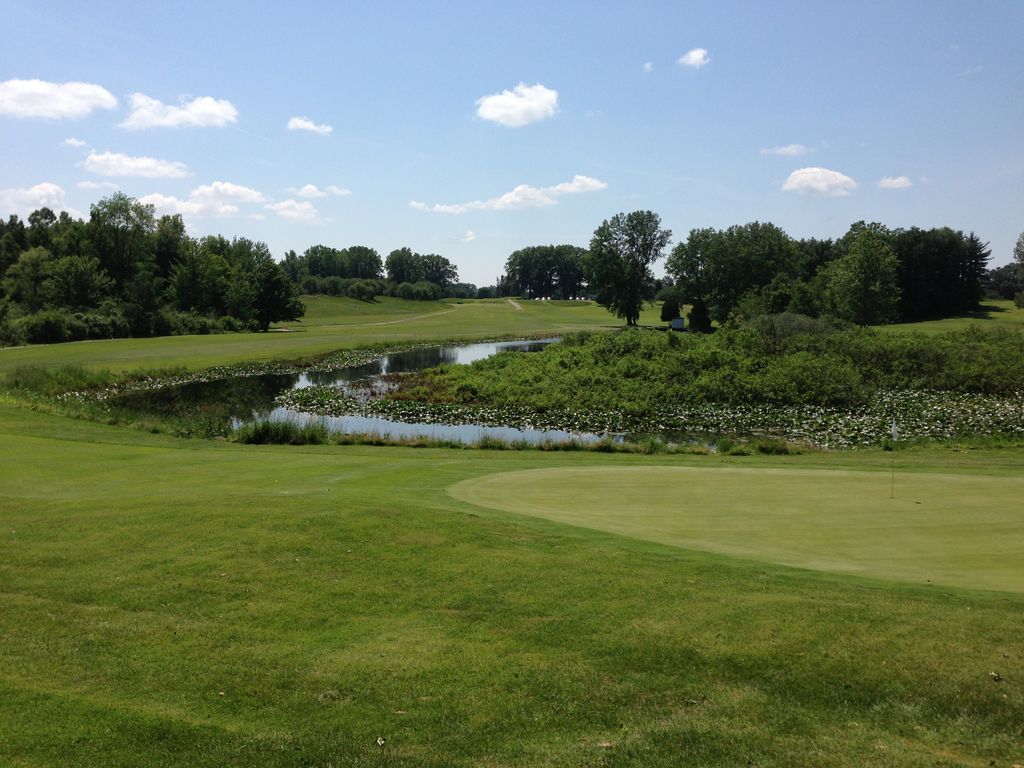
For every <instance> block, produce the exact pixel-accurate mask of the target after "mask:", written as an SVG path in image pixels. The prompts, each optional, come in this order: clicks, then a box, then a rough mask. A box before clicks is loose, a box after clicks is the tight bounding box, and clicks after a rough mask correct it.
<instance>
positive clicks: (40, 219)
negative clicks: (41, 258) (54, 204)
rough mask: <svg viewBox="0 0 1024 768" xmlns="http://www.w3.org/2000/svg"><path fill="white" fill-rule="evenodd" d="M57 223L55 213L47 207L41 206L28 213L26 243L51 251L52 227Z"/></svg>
mask: <svg viewBox="0 0 1024 768" xmlns="http://www.w3.org/2000/svg"><path fill="white" fill-rule="evenodd" d="M56 223H57V215H56V214H55V213H54V212H53V211H52V210H51V209H49V208H46V207H43V208H40V209H38V210H36V211H32V213H30V214H29V215H28V244H29V245H30V246H33V247H36V248H46V249H47V250H51V251H52V247H53V244H52V229H53V225H54V224H56Z"/></svg>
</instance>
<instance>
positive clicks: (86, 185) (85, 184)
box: [75, 181, 120, 192]
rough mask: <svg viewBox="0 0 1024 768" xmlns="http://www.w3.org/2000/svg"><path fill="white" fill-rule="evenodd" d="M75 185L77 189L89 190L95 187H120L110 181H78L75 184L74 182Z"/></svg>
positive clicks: (110, 188)
mask: <svg viewBox="0 0 1024 768" xmlns="http://www.w3.org/2000/svg"><path fill="white" fill-rule="evenodd" d="M75 186H76V187H78V188H79V189H85V190H88V191H90V192H92V191H95V190H97V189H109V190H115V189H120V187H119V186H117V184H115V183H114V182H112V181H80V182H78V183H77V184H75Z"/></svg>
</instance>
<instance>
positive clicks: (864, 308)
mask: <svg viewBox="0 0 1024 768" xmlns="http://www.w3.org/2000/svg"><path fill="white" fill-rule="evenodd" d="M844 250H845V251H846V252H845V254H844V255H843V256H840V257H839V258H838V259H836V260H835V261H833V262H832V263H831V264H830V265H829V266H828V267H827V277H826V286H825V299H826V303H827V304H828V306H829V308H830V309H831V310H832V312H833V313H834V314H835V315H836V316H837V317H840V318H842V319H844V320H850V321H852V322H854V323H857V324H858V325H875V324H879V323H890V322H892V321H893V320H895V319H896V318H897V309H898V303H899V297H900V289H899V277H898V261H897V259H896V254H895V253H894V252H893V249H892V247H891V246H890V245H889V243H888V242H887V240H886V238H885V237H884V236H883V235H882V234H881V233H879V232H877V231H874V230H872V229H870V228H861V229H860V230H859V231H858V232H857V233H856V234H855V235H854V236H853V237H852V238H851V239H850V240H849V241H848V242H847V243H846V244H845V248H844Z"/></svg>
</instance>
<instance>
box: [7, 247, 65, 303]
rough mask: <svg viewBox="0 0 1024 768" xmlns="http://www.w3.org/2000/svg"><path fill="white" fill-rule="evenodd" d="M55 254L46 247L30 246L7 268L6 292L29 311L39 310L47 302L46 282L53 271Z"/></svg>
mask: <svg viewBox="0 0 1024 768" xmlns="http://www.w3.org/2000/svg"><path fill="white" fill-rule="evenodd" d="M53 262H54V260H53V255H52V254H51V253H50V252H49V251H48V250H46V249H45V248H38V247H37V248H29V249H28V250H27V251H23V252H22V253H21V255H20V256H19V257H18V260H17V261H16V262H14V264H12V265H11V266H10V267H8V268H7V272H6V274H5V275H4V293H6V294H7V295H8V296H10V297H11V299H13V300H14V301H16V302H18V303H19V304H21V305H22V306H23V307H24V308H25V309H26V310H27V311H29V312H38V311H39V310H40V309H42V308H43V305H44V304H45V303H46V291H45V290H44V284H45V283H46V282H47V280H49V278H50V275H51V274H52V272H53Z"/></svg>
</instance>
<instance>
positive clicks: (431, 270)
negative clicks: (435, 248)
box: [419, 253, 459, 295]
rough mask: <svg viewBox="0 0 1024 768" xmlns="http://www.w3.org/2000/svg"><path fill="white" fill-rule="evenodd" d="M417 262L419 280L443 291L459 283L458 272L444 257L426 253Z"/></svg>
mask: <svg viewBox="0 0 1024 768" xmlns="http://www.w3.org/2000/svg"><path fill="white" fill-rule="evenodd" d="M419 261H420V271H421V274H422V278H421V279H423V280H426V281H427V282H428V283H433V284H434V285H439V286H440V287H441V288H442V290H443V291H447V290H448V288H449V287H451V286H452V285H454V284H455V283H457V282H459V270H458V269H457V268H456V266H455V265H454V264H452V263H451V262H450V261H448V259H446V258H445V257H444V256H439V255H437V254H436V253H428V254H426V255H424V256H420V259H419ZM442 295H443V294H442Z"/></svg>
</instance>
